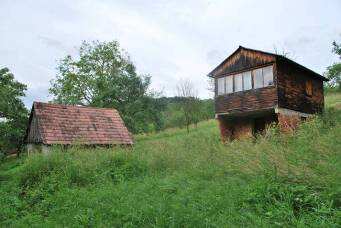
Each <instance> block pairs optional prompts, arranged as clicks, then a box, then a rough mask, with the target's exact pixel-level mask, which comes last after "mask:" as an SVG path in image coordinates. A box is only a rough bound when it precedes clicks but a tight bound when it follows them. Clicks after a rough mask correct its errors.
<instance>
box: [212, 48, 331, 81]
mask: <svg viewBox="0 0 341 228" xmlns="http://www.w3.org/2000/svg"><path fill="white" fill-rule="evenodd" d="M278 60H281V61H285V62H288V63H291V64H293V66H294V67H297V68H300V69H302V70H304V71H307V72H309V73H310V74H311V75H312V76H313V77H316V78H318V79H320V80H323V81H328V79H327V78H325V77H323V76H322V75H320V74H318V73H316V72H314V71H312V70H310V69H308V68H306V67H304V66H302V65H300V64H298V63H296V62H295V61H293V60H291V59H289V58H287V57H285V56H282V55H277V54H273V53H269V52H264V51H259V50H254V49H250V48H245V47H242V46H239V48H238V49H237V50H235V51H234V52H233V53H232V54H231V55H230V56H229V57H227V58H226V59H225V60H224V61H223V62H222V63H220V64H219V65H218V66H217V67H216V68H215V69H214V70H212V71H211V72H210V73H209V74H208V76H209V77H217V76H220V75H225V74H229V73H233V72H238V71H242V70H245V69H250V68H253V67H257V66H261V65H265V64H269V63H272V62H275V61H278Z"/></svg>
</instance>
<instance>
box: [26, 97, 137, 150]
mask: <svg viewBox="0 0 341 228" xmlns="http://www.w3.org/2000/svg"><path fill="white" fill-rule="evenodd" d="M31 116H35V117H36V120H37V123H38V124H37V126H38V128H39V132H40V135H41V139H42V143H43V144H46V145H51V144H63V145H68V144H75V143H76V144H77V143H79V144H89V145H109V144H133V140H132V137H131V134H130V133H129V131H128V129H127V128H126V127H125V125H124V123H123V121H122V119H121V117H120V115H119V113H118V112H117V111H116V110H115V109H107V108H93V107H85V106H73V105H59V104H48V103H41V102H34V104H33V108H32V112H31ZM31 119H32V118H30V125H29V129H28V131H27V135H29V134H30V132H31V131H32V129H30V127H31V122H32V120H31ZM26 142H28V143H30V141H29V138H28V137H27V136H26Z"/></svg>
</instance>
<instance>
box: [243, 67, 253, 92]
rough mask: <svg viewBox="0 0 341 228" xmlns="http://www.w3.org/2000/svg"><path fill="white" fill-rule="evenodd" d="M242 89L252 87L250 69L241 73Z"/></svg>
mask: <svg viewBox="0 0 341 228" xmlns="http://www.w3.org/2000/svg"><path fill="white" fill-rule="evenodd" d="M243 89H244V90H249V89H252V78H251V71H247V72H244V73H243Z"/></svg>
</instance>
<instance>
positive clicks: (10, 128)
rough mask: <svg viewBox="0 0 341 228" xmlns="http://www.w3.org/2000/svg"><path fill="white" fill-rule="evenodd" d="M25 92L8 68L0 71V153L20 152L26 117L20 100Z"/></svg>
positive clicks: (24, 86) (23, 86)
mask: <svg viewBox="0 0 341 228" xmlns="http://www.w3.org/2000/svg"><path fill="white" fill-rule="evenodd" d="M26 90H27V87H26V85H24V84H22V83H20V82H18V81H16V80H15V79H14V75H13V74H12V73H10V71H9V69H8V68H1V69H0V97H1V99H0V119H1V121H0V153H4V154H6V153H8V152H10V151H11V150H17V151H19V150H20V147H21V145H22V140H23V137H24V134H25V130H26V124H27V116H28V111H27V109H26V108H25V105H24V103H23V102H22V100H21V98H22V97H23V96H25V91H26Z"/></svg>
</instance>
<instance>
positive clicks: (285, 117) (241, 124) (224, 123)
mask: <svg viewBox="0 0 341 228" xmlns="http://www.w3.org/2000/svg"><path fill="white" fill-rule="evenodd" d="M306 117H307V115H306V114H303V115H301V114H300V113H298V112H294V111H290V112H288V111H286V112H278V113H273V114H267V115H265V116H257V117H255V116H253V117H247V116H246V117H234V118H227V117H226V116H224V115H221V116H218V118H217V119H218V123H219V128H220V134H221V138H222V140H223V141H227V140H233V139H243V138H249V137H252V136H254V135H256V134H262V133H264V131H265V130H266V128H267V127H268V126H269V125H271V124H273V123H275V124H278V126H279V128H280V130H281V131H282V132H293V131H294V130H295V129H296V128H297V127H298V125H299V124H300V122H301V121H302V119H305V118H306Z"/></svg>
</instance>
